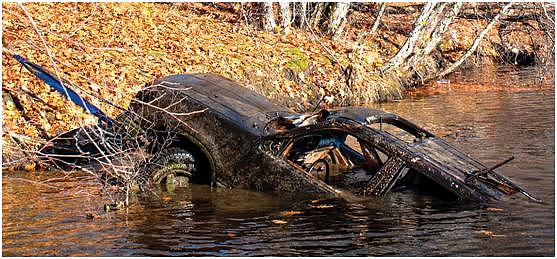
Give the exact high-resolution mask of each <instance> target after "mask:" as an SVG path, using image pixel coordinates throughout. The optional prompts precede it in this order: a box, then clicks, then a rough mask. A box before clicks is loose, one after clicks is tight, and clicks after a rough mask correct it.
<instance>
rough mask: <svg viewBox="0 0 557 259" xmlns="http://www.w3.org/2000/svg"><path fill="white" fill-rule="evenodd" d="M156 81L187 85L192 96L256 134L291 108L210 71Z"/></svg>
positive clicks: (157, 81)
mask: <svg viewBox="0 0 557 259" xmlns="http://www.w3.org/2000/svg"><path fill="white" fill-rule="evenodd" d="M154 84H164V85H167V86H171V85H172V84H178V85H179V86H180V87H181V88H186V89H187V90H184V91H183V93H184V94H186V95H188V96H189V97H190V98H191V99H194V100H195V101H197V102H199V103H200V104H202V105H203V106H206V107H207V108H209V109H210V110H211V111H212V112H216V113H219V114H221V115H222V116H223V117H225V118H226V119H228V120H229V121H230V122H233V123H234V124H236V125H238V126H239V127H241V128H242V129H245V130H247V131H249V132H251V133H253V134H257V135H260V134H262V133H263V127H264V126H265V124H266V123H267V122H268V121H269V120H270V119H272V118H274V117H277V116H279V115H283V114H292V112H291V111H290V110H289V109H287V108H285V107H283V106H280V105H278V104H275V103H273V102H272V101H270V100H269V99H267V98H266V97H264V96H262V95H260V94H258V93H256V92H255V91H253V90H251V89H248V88H246V87H244V86H242V85H240V84H238V83H237V82H235V81H233V80H230V79H228V78H225V77H222V76H218V75H215V74H209V73H196V74H181V75H172V76H168V77H164V78H160V79H158V80H156V81H155V82H154Z"/></svg>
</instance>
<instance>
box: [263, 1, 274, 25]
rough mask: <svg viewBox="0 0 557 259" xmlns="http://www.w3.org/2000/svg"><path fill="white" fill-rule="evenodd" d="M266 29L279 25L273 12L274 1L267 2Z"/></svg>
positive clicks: (265, 4) (265, 6)
mask: <svg viewBox="0 0 557 259" xmlns="http://www.w3.org/2000/svg"><path fill="white" fill-rule="evenodd" d="M264 8H265V30H267V31H272V30H274V29H275V27H276V26H277V24H276V22H275V15H274V12H273V3H272V2H265V3H264Z"/></svg>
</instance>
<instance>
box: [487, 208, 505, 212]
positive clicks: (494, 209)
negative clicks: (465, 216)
mask: <svg viewBox="0 0 557 259" xmlns="http://www.w3.org/2000/svg"><path fill="white" fill-rule="evenodd" d="M486 210H487V211H493V212H501V211H503V209H499V208H487V209H486Z"/></svg>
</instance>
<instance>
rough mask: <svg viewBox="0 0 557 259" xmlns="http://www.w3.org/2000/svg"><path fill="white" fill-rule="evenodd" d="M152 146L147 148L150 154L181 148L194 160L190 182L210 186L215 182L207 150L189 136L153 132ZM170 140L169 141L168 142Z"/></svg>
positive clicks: (211, 162) (167, 132)
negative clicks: (193, 170)
mask: <svg viewBox="0 0 557 259" xmlns="http://www.w3.org/2000/svg"><path fill="white" fill-rule="evenodd" d="M154 134H155V136H154V141H153V143H152V144H153V145H151V146H150V147H148V150H149V152H150V153H152V154H155V153H157V152H160V150H161V149H166V148H170V147H178V148H183V149H184V150H186V151H188V152H190V153H191V154H192V155H193V157H194V159H195V166H196V169H195V172H194V174H193V177H192V179H191V182H193V183H198V184H206V185H212V184H213V183H215V181H216V177H215V171H216V170H215V165H214V160H213V157H212V156H211V154H210V153H209V151H208V150H207V148H206V147H205V146H204V145H203V144H202V143H201V142H200V141H199V140H197V139H196V138H194V137H193V136H191V135H184V134H178V133H171V131H166V130H157V131H155V132H154ZM169 140H170V141H169Z"/></svg>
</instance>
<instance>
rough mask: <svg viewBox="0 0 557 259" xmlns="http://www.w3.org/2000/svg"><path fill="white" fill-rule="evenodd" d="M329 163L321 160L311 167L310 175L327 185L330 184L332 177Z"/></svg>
mask: <svg viewBox="0 0 557 259" xmlns="http://www.w3.org/2000/svg"><path fill="white" fill-rule="evenodd" d="M329 171H330V169H329V163H328V162H327V160H325V159H319V160H317V161H315V162H313V164H311V166H310V167H309V170H308V172H309V174H310V175H311V176H313V177H315V178H317V179H320V180H321V181H324V182H325V183H327V184H328V183H329V180H330V179H329V177H330V172H329Z"/></svg>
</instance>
